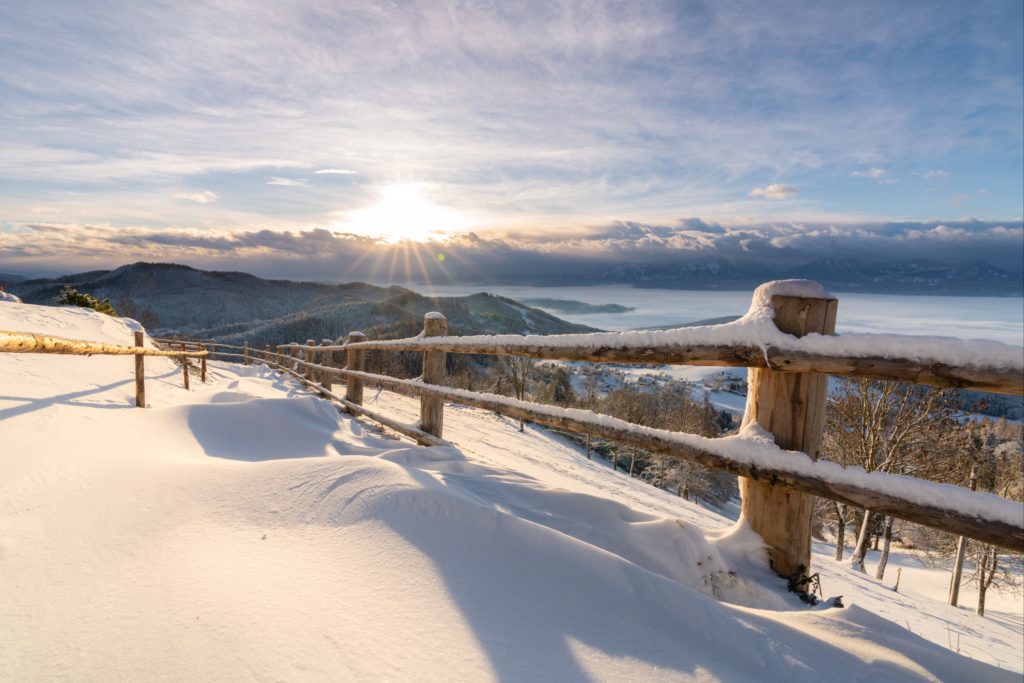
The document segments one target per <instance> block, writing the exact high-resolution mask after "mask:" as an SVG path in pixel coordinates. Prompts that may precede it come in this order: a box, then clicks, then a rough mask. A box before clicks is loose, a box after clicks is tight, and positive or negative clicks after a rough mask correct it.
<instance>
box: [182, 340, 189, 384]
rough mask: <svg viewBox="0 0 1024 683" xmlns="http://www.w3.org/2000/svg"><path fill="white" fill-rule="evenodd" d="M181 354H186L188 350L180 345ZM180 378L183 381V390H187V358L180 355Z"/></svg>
mask: <svg viewBox="0 0 1024 683" xmlns="http://www.w3.org/2000/svg"><path fill="white" fill-rule="evenodd" d="M180 346H181V351H182V353H183V354H184V353H187V352H188V349H186V348H185V345H184V344H181V345H180ZM181 376H182V377H183V378H184V379H185V389H186V391H187V390H188V388H189V387H188V356H185V355H182V357H181Z"/></svg>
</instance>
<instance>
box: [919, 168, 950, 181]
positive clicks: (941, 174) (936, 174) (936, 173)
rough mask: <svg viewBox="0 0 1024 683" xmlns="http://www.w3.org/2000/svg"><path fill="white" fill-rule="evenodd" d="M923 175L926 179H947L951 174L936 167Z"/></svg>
mask: <svg viewBox="0 0 1024 683" xmlns="http://www.w3.org/2000/svg"><path fill="white" fill-rule="evenodd" d="M921 177H922V178H924V179H925V180H946V179H948V178H949V174H948V173H946V172H945V171H943V170H940V169H934V170H931V171H926V172H925V174H924V175H923V176H921Z"/></svg>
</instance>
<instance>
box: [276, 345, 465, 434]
mask: <svg viewBox="0 0 1024 683" xmlns="http://www.w3.org/2000/svg"><path fill="white" fill-rule="evenodd" d="M360 334H361V333H360ZM278 368H279V369H280V370H281V371H282V372H286V373H288V374H289V375H291V376H292V377H294V378H295V379H297V380H298V381H300V382H302V384H304V385H306V386H307V387H309V388H310V389H313V390H314V391H316V392H317V393H320V394H323V393H324V389H323V387H321V386H319V385H317V384H315V383H314V382H310V381H309V380H307V379H306V378H305V377H304V376H302V375H301V374H299V373H298V372H296V371H295V370H290V369H288V368H286V367H284V366H283V365H279V366H278ZM326 394H327V398H328V399H330V400H333V401H337V402H338V403H340V404H341V405H342V406H343V407H344V408H345V410H346V412H349V413H352V414H355V415H360V416H363V417H367V418H369V419H371V420H373V421H374V422H377V423H379V424H381V425H383V426H385V427H387V428H388V429H390V430H392V431H395V432H398V433H399V434H401V435H402V436H406V437H408V438H410V439H412V440H413V441H415V442H416V443H418V444H420V445H421V446H450V445H451V444H450V443H449V442H447V441H445V440H444V439H442V438H440V437H437V436H434V435H433V434H428V433H427V432H425V431H423V430H422V429H418V428H416V427H413V426H412V425H407V424H405V423H402V422H398V421H397V420H392V419H391V418H389V417H386V416H384V415H381V414H380V413H377V412H374V411H372V410H370V409H368V408H364V407H363V406H361V405H359V404H358V403H353V402H351V401H349V400H348V399H346V398H343V397H341V396H339V395H337V394H335V393H334V392H330V391H329V392H326Z"/></svg>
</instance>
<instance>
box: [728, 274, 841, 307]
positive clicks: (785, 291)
mask: <svg viewBox="0 0 1024 683" xmlns="http://www.w3.org/2000/svg"><path fill="white" fill-rule="evenodd" d="M776 296H793V297H798V298H800V299H828V300H830V301H835V300H836V297H834V296H833V295H831V294H829V293H828V292H827V291H825V288H824V287H822V286H821V283H820V282H815V281H814V280H772V281H771V282H765V283H764V284H763V285H761V286H760V287H758V288H757V289H755V290H754V296H753V298H752V299H751V301H750V311H749V312H750V313H753V312H754V311H757V310H760V309H762V308H771V307H772V297H776ZM748 315H749V313H748Z"/></svg>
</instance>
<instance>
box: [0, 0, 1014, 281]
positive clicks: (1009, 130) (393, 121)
mask: <svg viewBox="0 0 1024 683" xmlns="http://www.w3.org/2000/svg"><path fill="white" fill-rule="evenodd" d="M1022 7H1024V5H1022V3H1020V2H1014V1H1006V0H990V1H986V0H979V1H976V2H935V1H934V0H930V1H927V2H914V1H912V0H906V1H903V2H898V3H893V2H890V1H886V2H857V3H849V2H821V1H815V2H806V3H802V2H788V3H763V2H708V3H704V2H686V1H683V0H678V1H672V2H643V1H639V0H637V1H633V2H623V3H600V2H597V1H587V2H555V1H545V2H528V3H517V2H493V3H487V2H451V3H448V2H443V1H442V0H431V1H430V2H423V3H417V2H356V1H350V2H349V1H346V2H343V1H340V0H335V1H332V2H262V3H256V2H228V1H222V2H217V3H192V2H173V3H161V2H146V3H134V2H100V1H94V2H83V1H81V0H78V1H75V2H65V3H61V2H47V1H45V0H39V1H37V2H24V3H16V2H8V3H3V4H2V5H0V269H2V270H3V271H7V272H22V273H39V274H43V273H57V272H72V271H75V270H81V269H85V268H95V267H105V266H112V265H119V264H121V263H124V262H126V261H130V260H138V259H148V260H175V261H179V262H185V263H191V264H193V265H199V266H205V267H219V266H225V267H232V268H241V269H248V270H252V271H254V272H258V273H261V274H265V275H286V276H290V277H301V276H302V275H304V274H308V275H309V276H311V277H317V278H321V279H322V278H334V277H337V278H342V279H343V278H345V277H346V276H350V275H359V276H365V272H367V271H368V269H369V270H373V269H377V272H382V271H381V270H380V269H381V267H382V266H381V264H382V263H387V264H391V265H390V266H389V267H391V269H392V270H393V271H394V269H395V266H394V265H393V264H395V263H398V271H396V272H395V274H394V275H392V277H395V278H396V279H401V278H400V275H401V270H402V264H401V258H413V259H415V258H418V257H421V252H424V253H425V256H424V257H425V258H437V256H438V254H441V253H448V254H453V255H458V256H459V258H463V259H466V260H470V261H472V260H473V258H474V257H475V255H479V257H480V262H479V263H478V266H479V268H478V269H479V270H480V271H481V273H482V275H486V273H487V271H488V270H489V268H488V267H487V265H486V263H487V258H489V259H492V261H493V262H494V263H500V262H502V259H506V260H507V259H516V258H523V257H526V258H528V259H532V260H531V263H532V264H534V265H537V264H549V265H550V267H552V268H557V267H559V264H561V263H564V262H565V261H566V260H572V261H574V262H580V261H587V260H591V261H593V262H595V263H598V262H600V263H610V262H616V261H617V260H620V261H625V262H645V261H649V260H665V259H680V260H683V259H687V258H694V257H699V258H708V257H714V256H716V255H717V256H720V257H723V258H730V259H739V260H744V259H755V260H765V261H771V260H773V259H775V260H778V261H780V262H781V261H786V262H788V261H794V262H796V261H800V260H809V259H813V258H819V257H821V256H832V257H835V256H850V257H857V258H870V257H872V256H874V257H885V258H889V257H892V258H914V257H921V258H932V259H937V260H946V261H952V260H962V259H971V258H978V259H984V260H989V261H990V262H993V263H995V264H996V265H1001V266H1002V267H1013V266H1014V264H1017V268H1018V269H1019V262H1020V261H1021V258H1022V256H1024V247H1022V245H1024V229H1022V214H1024V189H1022V188H1024V153H1022V147H1024V87H1022V80H1024V74H1022V71H1024V66H1022V61H1024V42H1022V32H1024V10H1022ZM401 240H416V241H418V242H420V243H422V242H423V241H424V240H426V241H427V242H426V244H425V246H423V247H416V248H413V249H409V248H408V247H403V246H402V244H401V242H400V241H401ZM396 242H397V243H398V244H397V245H396ZM396 254H397V255H398V256H396ZM403 254H404V256H402V255H403ZM410 254H411V256H410ZM485 255H486V258H485ZM880 255H881V256H880ZM396 259H398V260H397V261H396ZM506 265H507V263H506ZM385 270H386V268H385Z"/></svg>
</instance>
